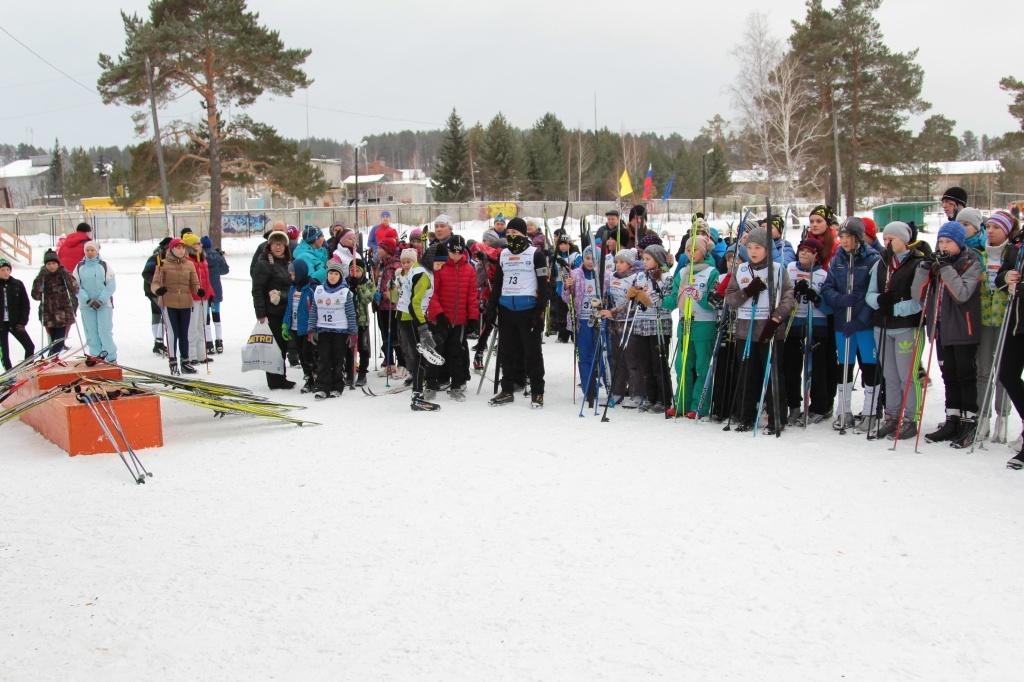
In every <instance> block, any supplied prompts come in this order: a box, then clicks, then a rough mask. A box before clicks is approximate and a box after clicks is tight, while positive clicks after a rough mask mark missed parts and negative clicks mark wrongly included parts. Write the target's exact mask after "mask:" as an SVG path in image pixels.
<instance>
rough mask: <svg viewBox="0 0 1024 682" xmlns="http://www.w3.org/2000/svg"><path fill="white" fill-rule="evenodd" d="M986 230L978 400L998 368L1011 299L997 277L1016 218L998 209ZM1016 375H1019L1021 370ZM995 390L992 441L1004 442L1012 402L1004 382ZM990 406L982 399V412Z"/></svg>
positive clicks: (1015, 234) (1013, 237)
mask: <svg viewBox="0 0 1024 682" xmlns="http://www.w3.org/2000/svg"><path fill="white" fill-rule="evenodd" d="M985 231H986V233H987V236H988V245H987V246H986V247H985V259H984V266H985V274H984V276H983V277H982V280H981V337H980V343H979V344H978V391H979V393H978V400H979V401H983V400H984V399H985V391H986V389H987V388H988V383H989V380H990V379H991V375H992V372H993V371H995V368H994V364H995V361H996V358H995V353H996V344H997V343H998V340H999V338H998V337H999V330H1000V327H1001V325H1002V322H1003V317H1004V316H1005V314H1006V305H1007V302H1008V300H1009V295H1008V294H1007V291H1006V288H1005V286H1004V287H997V286H996V276H997V275H998V274H999V271H1000V270H1001V269H1002V267H1003V263H1004V262H1005V261H1006V255H1007V253H1008V252H1009V251H1010V250H1011V248H1012V247H1011V246H1010V245H1011V244H1013V243H1015V242H1016V241H1017V239H1018V236H1019V235H1018V230H1017V219H1016V218H1014V217H1013V215H1012V214H1010V213H1009V212H1007V211H995V212H994V213H993V214H992V215H991V216H990V217H989V219H988V220H987V221H986V222H985ZM1017 374H1018V376H1020V372H1018V373H1017ZM994 389H995V390H994V391H993V394H994V395H995V408H994V411H995V415H996V423H995V426H994V427H993V428H992V442H993V443H1005V442H1006V431H1007V426H1008V424H1007V421H1008V419H1009V416H1010V402H1009V400H1008V399H1007V396H1006V389H1005V388H1003V384H1002V382H1001V381H999V380H996V381H995V386H994ZM990 399H991V398H990ZM987 407H988V406H987V405H984V404H982V403H980V402H979V414H983V413H984V412H983V410H985V409H986V408H987ZM987 427H988V419H986V420H985V421H984V422H982V423H980V424H979V428H981V429H982V431H983V432H984V431H987Z"/></svg>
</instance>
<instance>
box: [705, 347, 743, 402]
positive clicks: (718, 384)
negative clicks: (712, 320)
mask: <svg viewBox="0 0 1024 682" xmlns="http://www.w3.org/2000/svg"><path fill="white" fill-rule="evenodd" d="M738 370H739V358H738V357H737V356H736V341H735V339H734V338H733V337H730V335H729V334H728V333H726V334H725V335H723V337H722V340H721V342H720V343H719V344H718V355H717V356H716V357H715V387H714V390H713V391H712V394H711V414H712V416H714V417H716V418H718V419H723V420H724V419H726V418H728V416H729V409H730V408H731V407H732V396H733V392H734V391H735V390H736V382H737V374H736V372H737V371H738Z"/></svg>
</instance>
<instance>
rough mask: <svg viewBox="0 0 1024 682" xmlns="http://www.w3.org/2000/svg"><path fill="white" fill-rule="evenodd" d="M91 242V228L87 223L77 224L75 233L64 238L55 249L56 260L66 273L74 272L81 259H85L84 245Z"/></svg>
mask: <svg viewBox="0 0 1024 682" xmlns="http://www.w3.org/2000/svg"><path fill="white" fill-rule="evenodd" d="M91 240H92V226H91V225H89V223H78V227H76V228H75V231H74V232H72V233H71V234H69V235H68V236H67V237H65V238H64V241H63V242H62V243H61V245H60V246H58V247H57V258H58V259H60V264H61V265H63V266H64V269H65V270H67V271H68V272H74V271H75V268H76V267H77V266H78V264H79V263H81V262H82V259H83V258H85V245H86V243H87V242H89V241H91Z"/></svg>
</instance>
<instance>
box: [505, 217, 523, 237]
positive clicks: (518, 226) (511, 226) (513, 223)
mask: <svg viewBox="0 0 1024 682" xmlns="http://www.w3.org/2000/svg"><path fill="white" fill-rule="evenodd" d="M505 230H506V231H508V230H515V231H516V232H519V233H522V234H523V235H525V234H526V221H525V220H523V219H522V218H513V219H512V220H510V221H508V225H507V226H506V227H505Z"/></svg>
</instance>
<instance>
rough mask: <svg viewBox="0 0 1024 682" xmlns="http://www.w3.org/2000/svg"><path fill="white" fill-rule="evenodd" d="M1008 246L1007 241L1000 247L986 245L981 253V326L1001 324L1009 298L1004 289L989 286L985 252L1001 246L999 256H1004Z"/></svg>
mask: <svg viewBox="0 0 1024 682" xmlns="http://www.w3.org/2000/svg"><path fill="white" fill-rule="evenodd" d="M1007 246H1009V242H1007V243H1006V244H1004V245H1003V246H1002V247H986V252H982V254H981V287H980V290H981V326H983V327H999V326H1001V325H1002V324H1003V315H1004V314H1005V313H1006V304H1007V302H1008V301H1009V300H1010V295H1009V293H1007V291H1006V289H1005V288H1003V289H999V288H997V287H993V286H990V285H989V283H988V261H989V256H988V253H987V250H988V249H993V248H1001V249H1002V252H1001V256H1002V257H1003V258H1006V247H1007Z"/></svg>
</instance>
